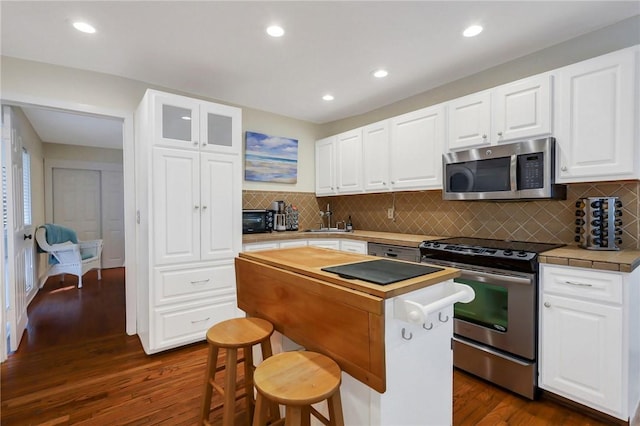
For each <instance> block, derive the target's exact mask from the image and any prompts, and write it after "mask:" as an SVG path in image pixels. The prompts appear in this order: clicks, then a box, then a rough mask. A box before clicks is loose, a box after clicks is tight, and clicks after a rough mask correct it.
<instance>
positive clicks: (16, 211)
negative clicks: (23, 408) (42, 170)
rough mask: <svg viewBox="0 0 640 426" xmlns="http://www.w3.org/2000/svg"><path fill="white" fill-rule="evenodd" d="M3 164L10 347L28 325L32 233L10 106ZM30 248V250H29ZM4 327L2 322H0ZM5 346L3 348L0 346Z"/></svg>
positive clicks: (6, 113)
mask: <svg viewBox="0 0 640 426" xmlns="http://www.w3.org/2000/svg"><path fill="white" fill-rule="evenodd" d="M2 112H3V114H2V116H3V117H2V118H3V123H2V150H3V152H2V154H3V155H2V159H3V163H2V167H3V169H4V176H3V178H4V179H5V180H6V182H5V185H4V186H3V195H4V196H5V197H6V206H7V211H6V216H5V227H4V229H3V237H4V238H5V239H6V248H7V251H6V253H5V255H6V258H5V259H3V261H4V262H5V276H4V277H3V282H4V291H5V295H6V300H5V303H6V306H3V307H2V308H3V309H5V312H6V320H7V325H8V327H7V328H8V331H9V348H10V350H11V351H15V350H17V349H18V346H19V345H20V340H21V339H22V335H23V334H24V331H25V329H26V328H27V290H26V285H27V277H26V268H27V267H31V266H32V265H33V263H32V257H33V250H32V247H33V236H32V237H31V239H28V238H27V237H28V235H30V231H31V230H30V229H25V226H24V211H23V210H24V207H23V206H24V204H23V188H22V142H21V139H20V136H19V135H17V133H16V130H15V129H14V128H13V126H12V118H13V112H12V110H11V108H10V107H3V110H2ZM30 248H31V251H30ZM1 326H2V327H5V324H2V325H1ZM3 349H6V348H3Z"/></svg>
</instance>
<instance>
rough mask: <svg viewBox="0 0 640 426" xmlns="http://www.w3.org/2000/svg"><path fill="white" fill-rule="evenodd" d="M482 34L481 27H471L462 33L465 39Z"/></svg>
mask: <svg viewBox="0 0 640 426" xmlns="http://www.w3.org/2000/svg"><path fill="white" fill-rule="evenodd" d="M481 32H482V27H481V26H480V25H471V26H470V27H467V29H465V30H464V32H463V33H462V35H463V36H465V37H475V36H477V35H478V34H480V33H481Z"/></svg>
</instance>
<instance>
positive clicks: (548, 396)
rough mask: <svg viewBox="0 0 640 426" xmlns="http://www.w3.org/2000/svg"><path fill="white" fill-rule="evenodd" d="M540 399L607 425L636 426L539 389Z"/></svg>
mask: <svg viewBox="0 0 640 426" xmlns="http://www.w3.org/2000/svg"><path fill="white" fill-rule="evenodd" d="M540 398H541V399H547V400H549V401H553V402H556V403H558V404H561V405H564V406H567V407H569V408H571V409H573V410H575V411H579V412H580V413H582V414H584V415H585V416H589V417H593V418H594V419H596V420H599V421H602V422H605V423H609V424H612V425H619V426H629V425H637V423H634V422H633V421H632V422H631V423H629V422H628V421H625V420H621V419H619V418H617V417H613V416H611V415H609V414H605V413H603V412H601V411H598V410H595V409H593V408H591V407H587V406H586V405H582V404H580V403H577V402H575V401H572V400H570V399H567V398H565V397H562V396H560V395H556V394H555V393H552V392H549V391H546V390H544V389H541V392H540ZM637 415H638V413H636V417H637Z"/></svg>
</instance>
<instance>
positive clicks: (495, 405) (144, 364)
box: [0, 269, 606, 426]
mask: <svg viewBox="0 0 640 426" xmlns="http://www.w3.org/2000/svg"><path fill="white" fill-rule="evenodd" d="M102 276H103V279H102V281H101V282H100V281H97V280H96V278H95V275H93V274H92V273H89V274H88V276H87V277H86V278H85V280H84V287H83V288H82V289H80V290H78V289H77V288H75V281H74V279H73V278H72V277H71V276H67V277H66V280H67V281H66V282H65V283H63V284H61V283H59V282H58V279H57V277H54V278H50V279H49V280H48V282H47V284H46V285H45V287H44V288H43V289H42V290H41V291H40V293H39V294H38V295H37V296H36V298H35V299H34V301H33V302H32V303H31V305H30V307H29V327H28V330H27V333H26V334H25V336H24V338H23V342H22V343H21V345H20V348H19V349H18V351H16V352H15V353H13V354H11V355H10V356H9V359H8V360H7V361H6V362H5V363H3V364H2V367H1V371H0V374H1V375H0V378H1V393H0V399H1V406H0V408H1V417H0V424H2V425H3V426H11V425H71V424H73V425H171V426H173V425H196V424H198V414H199V407H200V398H201V395H202V388H203V384H204V369H205V364H206V354H207V347H206V345H205V344H204V343H198V344H194V345H190V346H187V347H184V348H180V349H177V350H173V351H167V352H163V353H160V354H155V355H151V356H148V355H145V353H144V352H143V350H142V347H141V345H140V342H139V340H138V338H137V336H127V335H126V334H125V333H124V329H125V326H124V270H123V269H109V270H104V271H103V274H102ZM238 373H239V375H240V376H241V373H242V372H241V371H240V370H239V371H238ZM220 377H221V375H220ZM220 404H221V400H220V399H219V398H216V399H214V403H213V406H214V407H218V409H215V410H214V412H213V414H212V416H211V419H210V420H212V421H213V422H214V423H215V422H217V423H219V422H220V413H221V410H220V409H219V406H220ZM238 409H239V411H242V402H239V403H238ZM425 424H426V423H425ZM453 424H454V425H534V426H535V425H554V426H555V425H567V426H569V425H581V426H589V425H593V426H599V425H605V424H606V423H603V422H600V421H597V420H594V419H592V418H590V417H587V416H585V415H583V414H582V413H580V412H578V411H575V410H573V409H569V408H565V407H564V406H561V405H559V404H557V403H555V402H553V401H548V400H542V401H528V400H525V399H523V398H520V397H518V396H516V395H514V394H512V393H510V392H507V391H504V390H501V389H498V388H496V387H494V386H491V385H489V384H487V383H485V382H484V381H482V380H478V379H476V378H474V377H472V376H470V375H467V374H465V373H462V372H458V371H456V372H455V373H454V418H453ZM349 426H360V425H349ZM416 426H418V425H416Z"/></svg>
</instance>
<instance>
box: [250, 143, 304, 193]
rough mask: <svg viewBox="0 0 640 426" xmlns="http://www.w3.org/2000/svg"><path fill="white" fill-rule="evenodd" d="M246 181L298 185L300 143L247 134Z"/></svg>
mask: <svg viewBox="0 0 640 426" xmlns="http://www.w3.org/2000/svg"><path fill="white" fill-rule="evenodd" d="M245 137H246V151H245V169H244V178H245V180H252V181H258V182H278V183H296V182H297V181H298V141H297V139H290V138H284V137H280V136H269V135H265V134H263V133H255V132H246V135H245Z"/></svg>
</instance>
